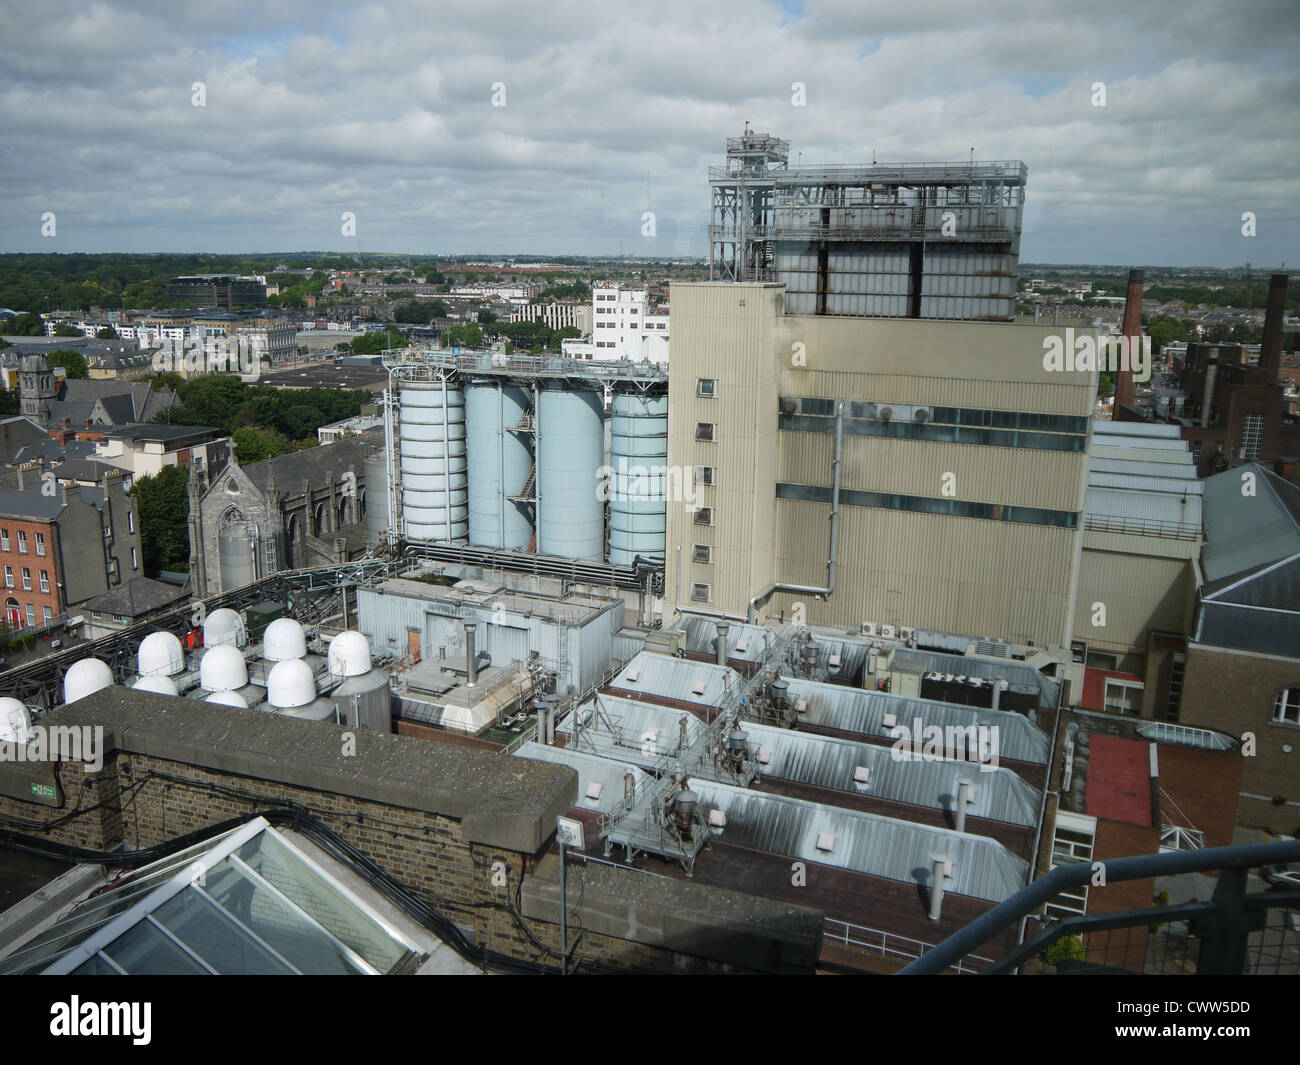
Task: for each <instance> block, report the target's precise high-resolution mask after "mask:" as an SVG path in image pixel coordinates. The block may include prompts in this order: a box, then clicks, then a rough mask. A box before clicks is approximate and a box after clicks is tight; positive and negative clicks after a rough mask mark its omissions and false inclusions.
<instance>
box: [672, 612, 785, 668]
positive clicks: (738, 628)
mask: <svg viewBox="0 0 1300 1065" xmlns="http://www.w3.org/2000/svg"><path fill="white" fill-rule="evenodd" d="M682 628H683V629H685V630H686V650H688V651H690V652H692V653H699V654H709V655H711V654H713V653H714V647H715V646H716V645H715V642H714V641H715V640H716V639H717V636H718V625H717V622H715V621H712V620H710V619H709V618H701V617H695V616H693V615H690V614H688V615H687V616H686V619H685V621H684V622H683V624H682ZM775 639H776V635H775V633H773V632H772V631H771V630H770V629H765V628H763V627H762V626H761V625H742V624H740V623H739V622H731V623H729V626H728V629H727V657H728V658H735V659H737V660H739V661H744V662H761V661H762V660H763V649H764V647H765V645H766V644H767V643H769V642H774V641H775ZM742 643H743V644H744V645H745V646H744V648H743V649H742V648H741V647H740V644H742Z"/></svg>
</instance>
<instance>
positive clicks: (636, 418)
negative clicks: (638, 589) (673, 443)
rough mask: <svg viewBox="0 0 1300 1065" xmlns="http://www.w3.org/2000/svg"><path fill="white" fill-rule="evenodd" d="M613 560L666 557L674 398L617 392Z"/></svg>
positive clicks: (613, 424) (622, 563)
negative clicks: (670, 410) (670, 403)
mask: <svg viewBox="0 0 1300 1065" xmlns="http://www.w3.org/2000/svg"><path fill="white" fill-rule="evenodd" d="M610 422H611V427H612V432H611V435H610V456H609V461H610V465H611V466H612V467H613V475H612V477H611V480H610V501H609V560H610V562H612V563H613V564H614V565H616V566H628V565H631V564H632V563H633V562H635V561H636V558H637V556H638V555H641V556H644V557H646V558H654V559H662V558H663V557H664V536H665V532H666V528H667V525H666V522H667V509H666V493H667V489H668V484H667V480H668V397H667V396H666V395H663V394H659V395H653V394H651V395H645V394H639V393H632V392H615V393H614V398H613V401H612V403H611V408H610Z"/></svg>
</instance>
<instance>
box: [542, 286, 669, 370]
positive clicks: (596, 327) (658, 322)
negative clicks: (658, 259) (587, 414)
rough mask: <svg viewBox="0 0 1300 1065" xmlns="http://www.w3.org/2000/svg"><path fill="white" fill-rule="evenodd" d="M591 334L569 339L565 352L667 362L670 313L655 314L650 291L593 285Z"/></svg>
mask: <svg viewBox="0 0 1300 1065" xmlns="http://www.w3.org/2000/svg"><path fill="white" fill-rule="evenodd" d="M591 297H592V299H591V304H592V327H591V337H590V338H589V339H584V340H566V341H564V342H563V344H562V345H561V347H562V348H563V351H564V354H565V355H568V356H570V357H571V358H575V359H630V360H632V361H634V362H640V361H642V360H645V361H648V362H667V361H668V315H666V314H652V313H651V308H650V293H649V290H648V289H644V288H630V287H629V288H625V287H623V286H622V285H620V284H617V283H615V282H607V283H604V284H599V285H596V286H594V287H593V288H592V293H591Z"/></svg>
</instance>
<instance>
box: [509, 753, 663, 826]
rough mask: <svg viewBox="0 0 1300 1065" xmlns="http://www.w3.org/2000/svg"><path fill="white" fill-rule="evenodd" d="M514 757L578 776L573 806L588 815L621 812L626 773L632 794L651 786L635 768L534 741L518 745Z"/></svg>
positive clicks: (646, 777)
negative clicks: (565, 768) (568, 770)
mask: <svg viewBox="0 0 1300 1065" xmlns="http://www.w3.org/2000/svg"><path fill="white" fill-rule="evenodd" d="M514 756H515V757H516V758H531V759H533V760H534V761H537V762H552V763H554V764H556V765H567V766H569V767H570V768H571V769H573V770H574V771H575V772H576V773H577V774H578V799H577V801H576V802H575V803H574V805H575V806H577V807H578V808H579V809H583V810H590V811H591V812H592V813H602V814H614V813H616V812H618V811H620V810H622V809H623V804H624V802H625V798H626V794H627V793H626V790H625V780H626V777H627V774H629V773H630V774H631V775H632V788H633V795H636V796H641V795H644V794H646V793H647V791H648V790H649V789H650V787H651V786H652V785H653V783H654V781H653V779H652V778H651V777H649V776H647V775H646V774H645V773H644V772H643V771H642V770H640V769H638V768H636V767H635V766H632V765H627V764H624V763H622V762H611V761H609V760H608V759H606V758H601V757H600V756H599V755H595V754H586V753H584V752H582V751H575V750H572V749H571V748H567V747H547V746H545V745H544V744H540V743H538V742H537V741H536V740H529V741H528V742H527V743H524V744H521V745H520V747H519V749H518V750H517V751H515V754H514ZM593 784H599V785H600V788H599V791H596V789H594V788H593V787H592V785H593ZM593 791H596V797H595V798H592V797H591V793H592V792H593Z"/></svg>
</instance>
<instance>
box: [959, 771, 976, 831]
mask: <svg viewBox="0 0 1300 1065" xmlns="http://www.w3.org/2000/svg"><path fill="white" fill-rule="evenodd" d="M974 795H975V787H974V785H973V784H971V782H970V781H969V780H959V781H957V811H956V814H957V825H956V827H957V831H958V832H965V831H966V807H967V806H969V805H970V804H971V802H972V801H973V799H974Z"/></svg>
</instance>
